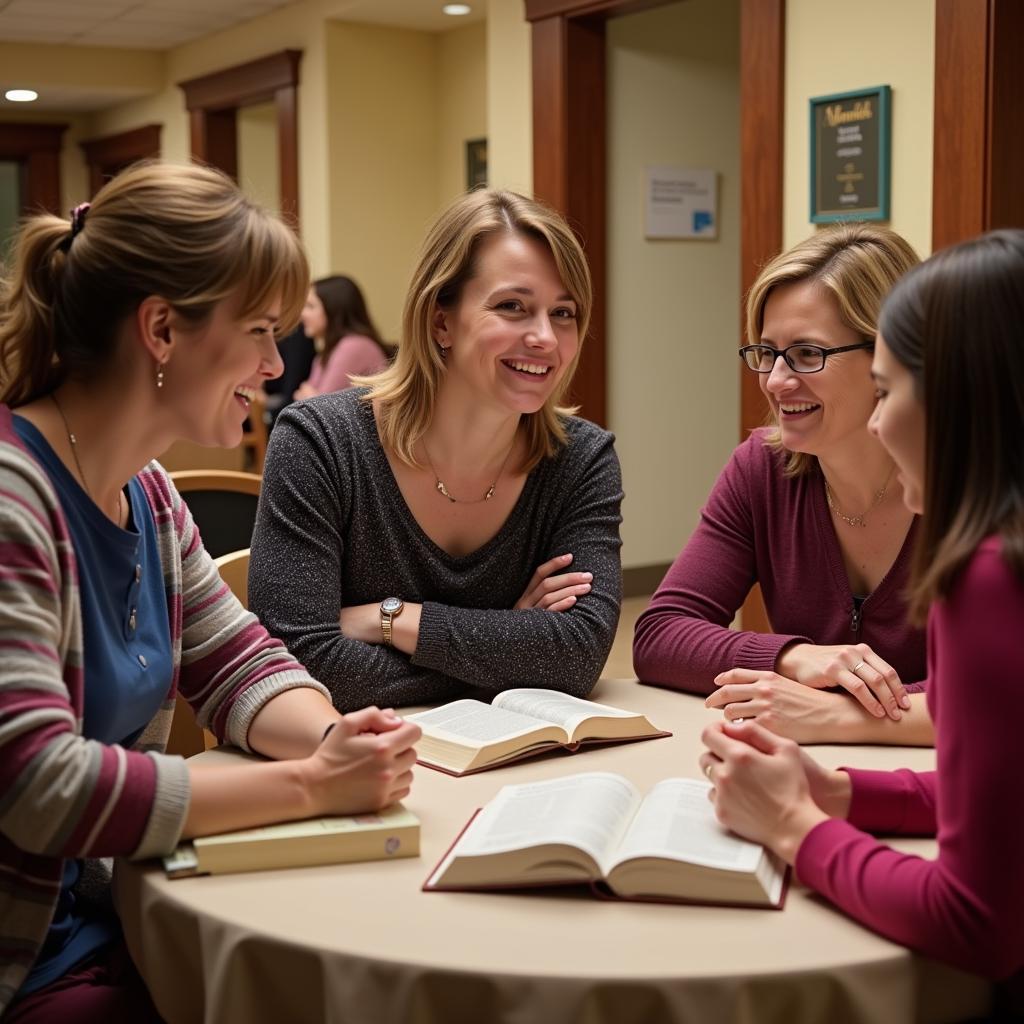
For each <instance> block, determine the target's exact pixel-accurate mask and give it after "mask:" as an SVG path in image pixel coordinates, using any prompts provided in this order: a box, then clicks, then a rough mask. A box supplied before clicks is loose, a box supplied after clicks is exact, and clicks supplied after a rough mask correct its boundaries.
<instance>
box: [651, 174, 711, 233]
mask: <svg viewBox="0 0 1024 1024" xmlns="http://www.w3.org/2000/svg"><path fill="white" fill-rule="evenodd" d="M646 198H647V219H646V226H647V230H646V236H647V237H648V238H717V237H718V215H717V210H718V174H717V173H716V172H715V171H713V170H692V169H687V168H685V167H648V168H647V191H646Z"/></svg>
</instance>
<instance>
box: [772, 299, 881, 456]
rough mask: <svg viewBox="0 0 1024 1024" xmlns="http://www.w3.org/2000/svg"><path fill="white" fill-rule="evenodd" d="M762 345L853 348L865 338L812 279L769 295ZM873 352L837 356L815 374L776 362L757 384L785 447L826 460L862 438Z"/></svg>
mask: <svg viewBox="0 0 1024 1024" xmlns="http://www.w3.org/2000/svg"><path fill="white" fill-rule="evenodd" d="M760 341H761V343H762V344H764V345H770V346H771V347H773V348H776V349H784V348H788V347H789V346H790V345H796V344H799V343H800V342H804V343H807V344H810V345H818V346H820V347H821V348H826V349H827V348H840V347H842V346H844V345H856V344H859V343H860V342H861V341H863V338H861V337H860V335H858V334H857V332H856V331H854V330H853V329H852V328H850V327H848V326H847V325H846V324H845V323H843V320H842V317H841V316H840V314H839V304H838V303H837V302H836V300H835V298H834V297H833V296H832V295H831V294H830V293H829V292H828V291H826V290H825V289H824V288H822V287H821V286H820V285H819V284H817V283H816V282H814V281H797V282H794V283H792V284H786V285H780V286H779V287H777V288H776V289H775V290H774V291H772V292H771V294H770V295H769V296H768V299H767V301H766V302H765V306H764V323H763V326H762V329H761V338H760ZM870 366H871V352H870V350H869V349H864V350H861V351H856V352H841V353H840V354H839V355H836V356H830V357H828V358H826V360H825V368H824V369H823V370H821V371H819V372H818V373H796V372H794V371H793V370H791V369H790V368H789V366H788V365H787V364H786V361H785V360H784V359H781V358H779V359H776V360H775V366H774V367H773V369H772V372H771V373H765V374H759V375H758V381H759V383H760V385H761V390H762V391H763V392H764V394H765V397H766V398H767V399H768V403H769V405H770V406H771V409H772V413H773V414H774V416H775V418H776V419H777V421H778V423H779V431H780V438H781V441H782V444H783V446H784V447H786V448H788V449H789V450H790V451H792V452H803V453H805V454H807V455H815V456H818V457H819V458H822V457H824V458H826V459H827V458H828V457H829V456H830V455H832V454H834V453H835V452H836V451H837V450H838V449H839V448H840V447H842V446H844V445H847V444H849V443H850V442H851V441H852V442H854V443H857V442H858V440H859V439H863V438H864V437H865V434H866V430H867V422H868V417H869V416H870V415H871V410H872V407H873V405H874V393H875V389H874V384H873V383H872V380H871V375H870Z"/></svg>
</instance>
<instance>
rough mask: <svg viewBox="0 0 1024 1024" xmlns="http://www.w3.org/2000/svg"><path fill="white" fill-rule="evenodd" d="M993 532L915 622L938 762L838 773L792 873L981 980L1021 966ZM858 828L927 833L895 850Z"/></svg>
mask: <svg viewBox="0 0 1024 1024" xmlns="http://www.w3.org/2000/svg"><path fill="white" fill-rule="evenodd" d="M1000 551H1001V543H1000V541H999V540H998V538H989V539H988V540H986V541H985V542H984V543H983V544H981V545H980V546H979V547H978V549H977V551H976V552H975V553H974V556H973V557H972V559H971V561H970V562H969V563H968V565H967V567H966V568H965V569H964V571H963V573H962V574H961V576H960V578H959V580H958V581H957V583H956V587H955V589H954V591H953V593H952V594H951V595H950V597H949V599H948V600H946V601H942V602H939V603H938V604H936V605H935V606H933V607H932V610H931V614H930V617H929V620H928V688H927V691H926V692H927V695H928V696H927V700H928V710H929V711H930V713H931V716H932V720H933V721H934V722H935V749H936V757H937V770H936V771H934V772H912V771H909V770H907V769H901V770H900V771H895V772H879V771H855V770H850V769H847V770H848V771H849V774H850V778H851V780H852V782H853V799H852V802H851V804H850V811H849V817H848V820H846V821H841V820H839V819H835V818H833V819H830V820H829V821H826V822H822V823H821V824H820V825H818V826H816V827H815V828H814V829H812V830H811V831H810V832H809V833H808V835H807V837H806V838H805V839H804V841H803V843H802V844H801V845H800V849H799V851H798V853H797V859H796V869H797V873H798V874H799V876H800V878H801V880H802V881H803V882H805V883H806V884H807V885H809V886H811V887H813V888H814V889H817V890H818V892H820V893H822V894H823V895H825V896H827V897H828V898H829V899H830V900H831V901H832V902H833V903H835V904H836V905H837V906H839V907H840V908H842V909H843V910H845V911H846V913H848V914H849V915H850V916H851V917H853V918H856V920H858V921H860V922H862V923H863V924H865V925H867V926H868V927H869V928H871V929H872V930H874V931H876V932H880V933H881V934H882V935H885V936H887V937H888V938H890V939H894V940H895V941H896V942H899V943H900V944H902V945H904V946H909V947H910V948H911V949H916V950H918V951H919V952H921V953H925V954H927V955H928V956H931V957H934V958H935V959H937V960H943V961H945V962H946V963H949V964H953V965H954V966H956V967H960V968H962V969H963V970H967V971H972V972H974V973H975V974H980V975H983V976H985V977H987V978H993V979H1001V978H1006V977H1008V976H1009V975H1012V974H1014V973H1015V972H1018V971H1020V970H1021V969H1022V968H1024V870H1022V866H1024V814H1022V813H1021V812H1022V810H1024V802H1022V799H1021V798H1022V793H1024V781H1022V777H1021V771H1020V747H1019V743H1020V735H1021V723H1022V722H1024V628H1022V627H1024V584H1022V583H1021V582H1020V581H1019V580H1018V579H1017V578H1016V577H1015V576H1014V575H1013V573H1012V572H1011V571H1010V570H1009V568H1008V567H1007V565H1006V563H1005V562H1004V561H1003V558H1002V555H1001V553H1000ZM861 829H870V830H871V831H873V832H882V833H885V832H888V833H890V834H897V835H933V834H934V835H937V836H938V842H939V853H938V857H937V859H935V860H923V859H921V858H920V857H916V856H911V855H910V854H905V853H899V852H897V851H896V850H893V849H892V848H891V847H888V846H886V845H884V844H883V843H880V842H879V841H878V840H877V839H875V838H873V837H872V836H870V835H868V834H867V833H866V832H863V831H861Z"/></svg>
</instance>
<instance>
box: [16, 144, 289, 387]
mask: <svg viewBox="0 0 1024 1024" xmlns="http://www.w3.org/2000/svg"><path fill="white" fill-rule="evenodd" d="M308 280H309V268H308V266H307V263H306V257H305V255H304V253H303V251H302V246H301V244H300V243H299V241H298V239H297V238H296V237H295V235H294V234H293V233H292V231H291V230H290V229H289V228H287V227H286V226H285V225H284V223H283V222H282V221H280V220H279V219H277V218H276V217H274V216H273V215H271V214H269V213H267V212H266V211H265V210H263V209H261V208H260V207H259V206H257V205H255V204H254V203H252V202H250V201H249V200H248V199H246V198H245V196H243V195H242V193H241V192H240V191H239V189H238V186H237V185H236V184H235V183H234V182H233V181H231V179H230V178H228V177H227V176H226V175H224V174H222V173H221V172H220V171H216V170H213V169H212V168H208V167H200V166H191V165H173V164H160V163H146V164H136V165H135V166H133V167H130V168H129V169H128V170H126V171H124V172H123V173H121V174H119V175H118V176H117V177H116V178H114V179H113V180H112V181H110V182H108V183H107V184H106V185H104V186H103V188H102V189H100V191H99V192H98V193H97V194H96V198H95V199H94V200H93V201H92V204H91V206H90V207H89V209H88V212H87V213H86V214H85V217H84V220H81V219H80V217H76V218H75V230H74V231H73V230H72V227H71V225H69V223H68V221H66V220H62V219H61V218H60V217H54V216H52V215H50V214H43V215H41V216H36V217H32V218H30V219H29V220H27V221H26V222H25V223H24V224H23V225H22V227H21V230H20V231H19V233H18V235H17V238H16V240H15V244H14V249H13V260H12V271H11V273H10V275H9V276H5V279H4V280H3V281H2V282H0V401H2V402H6V403H8V404H10V405H21V404H24V403H25V402H29V401H31V400H33V399H35V398H38V397H39V396H40V395H45V394H47V393H48V392H50V391H52V390H53V389H54V388H55V387H57V385H58V384H60V383H61V381H62V380H64V379H66V378H75V379H80V380H88V379H90V378H92V377H94V376H95V375H96V374H98V373H100V372H102V371H103V370H104V369H105V368H106V367H107V366H108V365H109V362H110V360H111V359H112V358H113V356H114V346H115V341H116V337H117V330H118V327H119V325H120V324H121V323H122V322H123V320H124V318H125V317H126V316H128V315H129V314H131V312H132V311H133V310H134V309H136V308H137V307H138V305H139V303H140V302H142V300H143V299H145V298H146V297H147V296H150V295H159V296H161V297H162V298H164V299H166V300H167V301H168V302H169V303H170V304H171V305H172V306H173V307H174V309H175V310H176V311H177V313H178V314H179V315H180V316H182V317H183V318H185V319H186V320H188V321H189V322H191V323H194V324H199V323H201V322H202V321H203V320H204V319H205V318H207V317H208V316H209V315H210V314H211V313H212V312H213V308H214V306H215V305H216V304H217V303H218V302H220V301H222V300H223V299H225V298H227V297H228V296H231V295H235V294H237V295H238V297H239V303H240V305H239V316H240V317H243V318H244V317H247V316H251V315H252V314H253V313H255V312H257V311H259V310H262V309H263V308H264V307H265V305H266V304H267V302H268V301H269V300H270V299H272V298H273V297H275V296H277V295H280V296H281V318H280V323H279V324H278V330H279V331H280V332H282V333H283V332H285V331H287V330H289V329H290V328H291V327H292V326H294V324H295V323H296V322H297V321H298V317H299V312H300V310H301V309H302V303H303V301H304V299H305V296H306V289H307V282H308Z"/></svg>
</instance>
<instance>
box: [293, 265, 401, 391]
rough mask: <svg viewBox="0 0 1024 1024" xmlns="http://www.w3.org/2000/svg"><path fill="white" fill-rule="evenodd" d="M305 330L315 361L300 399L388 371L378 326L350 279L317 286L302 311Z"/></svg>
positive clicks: (340, 276) (321, 282) (341, 277)
mask: <svg viewBox="0 0 1024 1024" xmlns="http://www.w3.org/2000/svg"><path fill="white" fill-rule="evenodd" d="M302 329H303V330H304V331H305V332H306V334H307V335H308V336H309V337H310V338H312V339H313V344H314V345H315V347H316V356H315V357H314V359H313V368H312V371H311V372H310V375H309V377H308V379H307V380H305V381H303V383H302V384H300V385H299V387H298V390H297V391H296V392H295V398H296V399H297V400H301V399H303V398H315V397H316V396H317V395H326V394H327V393H328V392H329V391H344V390H345V388H349V387H351V386H352V378H353V377H368V376H371V375H372V374H374V373H379V372H380V371H381V370H383V369H384V367H385V366H387V365H388V352H387V349H386V348H385V346H384V342H383V341H381V339H380V335H379V334H378V333H377V328H376V327H374V326H373V321H372V320H371V319H370V313H369V311H368V310H367V308H366V300H365V299H364V298H363V293H362V291H360V289H359V285H357V284H356V283H355V281H353V280H352V278H351V277H345V275H344V274H336V275H334V276H333V277H323V278H321V279H320V280H319V281H314V282H313V284H312V286H311V287H310V289H309V294H308V295H307V296H306V304H305V305H304V306H303V307H302Z"/></svg>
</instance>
